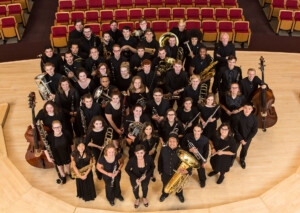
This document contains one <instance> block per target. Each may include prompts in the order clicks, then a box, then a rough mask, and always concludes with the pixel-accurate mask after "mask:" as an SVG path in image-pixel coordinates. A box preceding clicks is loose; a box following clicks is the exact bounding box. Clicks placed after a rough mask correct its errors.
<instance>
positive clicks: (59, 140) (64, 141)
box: [44, 120, 73, 184]
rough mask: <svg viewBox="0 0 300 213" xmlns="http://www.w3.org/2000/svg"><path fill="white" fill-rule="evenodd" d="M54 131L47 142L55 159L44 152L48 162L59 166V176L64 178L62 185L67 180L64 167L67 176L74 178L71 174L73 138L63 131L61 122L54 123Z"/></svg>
mask: <svg viewBox="0 0 300 213" xmlns="http://www.w3.org/2000/svg"><path fill="white" fill-rule="evenodd" d="M52 130H53V132H51V133H50V134H49V135H48V136H47V141H48V142H49V145H50V148H51V151H52V154H53V158H54V159H51V158H50V156H49V153H48V151H47V150H44V152H45V155H46V156H47V159H48V161H49V162H51V163H53V162H55V164H56V165H57V168H58V170H59V174H60V176H61V177H62V183H63V184H65V183H66V181H67V179H66V174H65V171H64V166H65V168H66V170H67V171H66V172H67V174H68V175H69V176H70V178H72V176H71V173H70V163H71V157H70V156H71V145H72V144H73V141H72V136H71V135H70V133H69V132H67V131H62V125H61V122H60V121H58V120H55V121H53V122H52ZM72 179H73V178H72Z"/></svg>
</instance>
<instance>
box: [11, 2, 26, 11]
mask: <svg viewBox="0 0 300 213" xmlns="http://www.w3.org/2000/svg"><path fill="white" fill-rule="evenodd" d="M12 3H14V4H15V3H20V4H21V7H22V10H25V9H27V10H28V12H30V8H29V4H28V0H12Z"/></svg>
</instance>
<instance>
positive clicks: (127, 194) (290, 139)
mask: <svg viewBox="0 0 300 213" xmlns="http://www.w3.org/2000/svg"><path fill="white" fill-rule="evenodd" d="M261 55H263V56H264V58H265V60H266V62H265V63H266V65H267V66H266V67H265V79H266V82H267V83H268V85H269V86H270V87H271V88H272V89H273V92H274V94H275V98H276V100H275V107H276V111H277V114H278V118H279V119H278V122H277V124H276V125H275V126H274V127H273V128H271V129H268V130H267V132H265V133H263V132H262V131H261V130H259V132H258V134H257V135H256V137H255V138H254V140H253V142H252V145H251V147H250V150H249V154H248V156H247V159H246V163H247V168H246V169H245V170H243V169H242V168H241V167H240V165H239V163H238V162H237V161H235V163H234V166H233V167H232V168H231V171H230V172H229V173H228V174H227V175H226V178H225V180H224V182H223V183H222V184H221V185H217V184H216V183H215V182H216V178H217V177H208V178H207V182H206V187H205V188H204V189H202V188H200V185H199V183H198V177H197V174H196V171H195V172H193V176H192V178H190V181H189V183H188V185H187V186H186V187H185V189H184V196H185V202H184V203H180V202H179V201H178V198H177V197H176V196H174V195H172V196H169V198H167V199H166V200H165V201H164V202H163V203H160V202H159V197H160V194H161V187H162V184H161V181H160V177H159V175H158V173H157V169H156V170H155V176H156V178H157V181H156V182H155V183H153V182H151V183H150V185H149V193H148V201H149V207H148V208H145V207H144V206H143V205H140V207H139V208H138V209H134V207H133V202H134V196H133V193H132V190H131V187H130V184H129V178H128V175H127V174H126V173H125V171H122V179H121V190H122V195H123V196H124V198H125V201H124V202H120V201H116V205H115V206H114V207H111V206H110V205H109V203H108V202H107V201H106V198H105V191H104V184H103V181H101V182H100V181H98V180H96V179H95V185H96V190H97V198H96V200H95V201H90V202H84V201H82V200H80V199H78V198H76V187H75V181H72V180H68V181H67V183H66V184H65V185H57V184H56V183H55V180H56V173H55V171H54V170H43V169H37V168H34V167H31V166H30V165H29V164H28V163H27V162H26V161H25V159H24V158H25V153H26V150H27V147H28V143H27V142H26V139H25V138H24V133H25V131H26V128H27V126H28V125H29V124H30V122H31V112H30V109H29V108H28V98H27V96H28V94H29V92H30V91H35V92H36V93H37V88H36V86H35V83H34V80H33V78H34V77H35V76H36V75H38V74H39V73H40V65H39V60H38V59H36V60H28V61H18V62H12V63H2V64H0V79H1V83H0V103H8V104H9V106H10V109H9V112H8V115H7V119H6V122H5V125H3V126H2V127H3V135H2V130H0V170H1V175H0V212H17V211H20V212H29V211H30V212H96V210H98V211H97V212H108V211H120V212H136V211H145V212H150V211H151V212H155V211H175V210H179V211H178V212H185V211H187V212H235V211H236V212H300V168H299V165H300V155H299V153H300V137H299V135H298V134H299V133H300V125H299V124H300V110H299V109H300V103H299V100H300V54H288V53H267V52H237V57H238V61H237V64H238V65H241V66H242V70H243V76H244V77H245V76H246V71H247V69H248V68H250V67H253V68H256V69H257V73H258V75H259V76H261V73H260V70H259V69H258V63H259V58H260V56H261ZM37 101H38V103H37V110H36V111H38V109H40V108H41V107H42V105H43V102H42V100H41V98H40V97H38V98H37ZM6 108H7V107H6V105H5V104H4V105H3V104H2V105H1V106H0V116H1V115H4V114H5V110H6ZM1 110H2V112H1ZM1 119H2V118H1ZM3 136H4V137H3ZM6 151H7V152H6ZM126 161H127V156H126ZM206 171H207V173H208V172H210V171H211V167H210V165H208V166H207V168H206ZM94 177H95V176H94ZM200 209H201V211H200Z"/></svg>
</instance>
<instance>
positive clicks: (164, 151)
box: [158, 134, 192, 203]
mask: <svg viewBox="0 0 300 213" xmlns="http://www.w3.org/2000/svg"><path fill="white" fill-rule="evenodd" d="M178 149H179V148H178V138H177V135H176V134H175V135H170V137H169V139H168V145H167V146H165V147H162V148H161V151H160V155H159V158H158V172H159V174H160V175H161V179H162V182H163V188H162V195H161V196H160V199H159V200H160V202H163V201H164V200H165V199H166V198H167V197H168V196H169V194H168V193H166V192H165V191H164V188H165V186H166V185H167V184H168V182H169V181H170V180H171V178H172V176H173V175H174V174H175V171H177V169H178V166H179V164H180V163H181V161H180V159H179V157H178V156H177V154H176V151H177V150H178ZM178 172H179V173H181V174H188V173H189V175H191V174H192V169H188V170H186V169H182V168H180V169H178ZM176 196H177V197H178V198H179V200H180V202H182V203H183V202H184V197H183V190H182V191H180V192H179V193H176Z"/></svg>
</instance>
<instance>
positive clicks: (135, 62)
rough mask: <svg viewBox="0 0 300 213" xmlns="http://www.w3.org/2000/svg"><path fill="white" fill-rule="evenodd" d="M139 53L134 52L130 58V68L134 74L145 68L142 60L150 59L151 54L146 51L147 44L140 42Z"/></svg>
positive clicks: (137, 47) (137, 48)
mask: <svg viewBox="0 0 300 213" xmlns="http://www.w3.org/2000/svg"><path fill="white" fill-rule="evenodd" d="M136 50H137V53H134V54H133V56H132V57H131V58H130V70H131V72H132V74H133V75H136V74H137V73H139V71H140V70H142V69H143V67H142V61H143V60H145V59H150V54H149V53H147V52H145V46H144V45H143V44H141V43H139V44H138V45H137V46H136Z"/></svg>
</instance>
